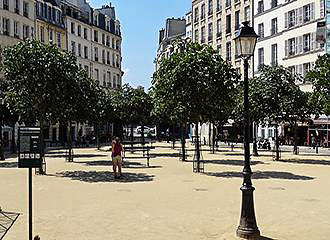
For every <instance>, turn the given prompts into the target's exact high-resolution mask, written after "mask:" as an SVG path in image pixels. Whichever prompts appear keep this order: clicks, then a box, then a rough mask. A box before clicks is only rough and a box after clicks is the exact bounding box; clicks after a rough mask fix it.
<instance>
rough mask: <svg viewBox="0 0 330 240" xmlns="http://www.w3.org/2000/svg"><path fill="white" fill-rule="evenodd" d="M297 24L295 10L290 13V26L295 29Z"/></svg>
mask: <svg viewBox="0 0 330 240" xmlns="http://www.w3.org/2000/svg"><path fill="white" fill-rule="evenodd" d="M295 23H296V12H295V11H294V10H292V11H290V12H288V25H289V27H293V26H294V25H295Z"/></svg>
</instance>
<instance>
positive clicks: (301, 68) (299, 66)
mask: <svg viewBox="0 0 330 240" xmlns="http://www.w3.org/2000/svg"><path fill="white" fill-rule="evenodd" d="M298 68H299V74H300V75H303V65H302V64H299V65H298Z"/></svg>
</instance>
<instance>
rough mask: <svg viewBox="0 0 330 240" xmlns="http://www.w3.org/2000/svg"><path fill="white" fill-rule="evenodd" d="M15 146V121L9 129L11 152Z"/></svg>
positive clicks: (14, 151)
mask: <svg viewBox="0 0 330 240" xmlns="http://www.w3.org/2000/svg"><path fill="white" fill-rule="evenodd" d="M16 150H17V147H16V142H15V123H14V124H13V131H11V152H12V153H16Z"/></svg>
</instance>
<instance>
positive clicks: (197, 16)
mask: <svg viewBox="0 0 330 240" xmlns="http://www.w3.org/2000/svg"><path fill="white" fill-rule="evenodd" d="M198 21H199V14H198V7H197V8H195V14H194V22H198Z"/></svg>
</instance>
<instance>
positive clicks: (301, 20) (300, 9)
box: [297, 7, 303, 24]
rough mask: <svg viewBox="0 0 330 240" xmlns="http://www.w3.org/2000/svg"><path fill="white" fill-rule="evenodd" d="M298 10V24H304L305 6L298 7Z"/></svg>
mask: <svg viewBox="0 0 330 240" xmlns="http://www.w3.org/2000/svg"><path fill="white" fill-rule="evenodd" d="M297 12H298V22H297V24H302V23H303V8H302V7H301V8H298V9H297Z"/></svg>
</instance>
